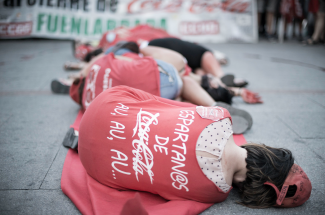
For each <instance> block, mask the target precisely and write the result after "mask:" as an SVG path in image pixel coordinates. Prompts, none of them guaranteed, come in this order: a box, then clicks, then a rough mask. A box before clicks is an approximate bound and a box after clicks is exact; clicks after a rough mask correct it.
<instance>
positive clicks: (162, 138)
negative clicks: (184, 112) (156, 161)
mask: <svg viewBox="0 0 325 215" xmlns="http://www.w3.org/2000/svg"><path fill="white" fill-rule="evenodd" d="M155 139H156V143H158V145H157V144H155V145H154V146H153V148H154V149H155V151H156V152H157V148H158V149H159V151H160V153H162V150H165V154H166V155H168V148H166V147H165V146H164V145H166V144H167V143H168V141H169V137H159V136H158V135H155ZM160 140H163V141H165V142H164V143H162V142H160Z"/></svg>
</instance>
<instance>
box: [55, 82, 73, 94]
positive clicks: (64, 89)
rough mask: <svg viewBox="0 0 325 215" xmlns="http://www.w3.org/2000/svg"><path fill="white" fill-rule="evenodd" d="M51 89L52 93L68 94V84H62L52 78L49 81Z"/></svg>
mask: <svg viewBox="0 0 325 215" xmlns="http://www.w3.org/2000/svg"><path fill="white" fill-rule="evenodd" d="M51 90H52V92H53V93H58V94H69V91H70V86H67V85H64V84H62V83H61V82H60V81H58V80H53V81H52V82H51Z"/></svg>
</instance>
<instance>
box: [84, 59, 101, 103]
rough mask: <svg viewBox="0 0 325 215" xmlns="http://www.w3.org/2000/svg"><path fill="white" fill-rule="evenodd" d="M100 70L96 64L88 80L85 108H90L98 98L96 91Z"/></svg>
mask: <svg viewBox="0 0 325 215" xmlns="http://www.w3.org/2000/svg"><path fill="white" fill-rule="evenodd" d="M99 70H100V66H98V65H97V64H94V65H93V66H92V67H91V69H90V73H89V75H88V80H87V84H86V101H85V107H86V108H88V106H89V105H90V103H91V102H92V100H93V99H94V98H95V97H96V94H95V90H96V79H97V75H98V71H99Z"/></svg>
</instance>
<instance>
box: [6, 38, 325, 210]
mask: <svg viewBox="0 0 325 215" xmlns="http://www.w3.org/2000/svg"><path fill="white" fill-rule="evenodd" d="M205 45H206V46H207V47H209V48H211V49H218V50H220V51H222V52H224V53H226V54H227V56H228V57H229V60H230V64H229V65H228V66H226V67H224V70H225V72H226V73H235V74H236V75H237V76H238V77H243V78H245V79H247V80H249V82H250V84H249V86H248V88H249V89H251V90H253V91H257V92H260V94H261V96H262V98H263V100H264V102H265V103H264V104H261V105H248V104H245V103H244V102H243V101H242V100H241V99H240V98H236V99H235V100H234V105H235V106H237V107H240V108H243V109H245V110H247V111H249V112H250V113H251V114H252V116H253V119H254V124H253V127H252V129H251V130H249V131H248V132H246V133H245V137H246V139H247V141H251V142H257V143H265V144H267V145H270V146H274V147H285V148H288V149H290V150H292V151H293V154H294V156H295V159H296V162H297V163H298V164H299V165H300V166H301V167H302V168H303V169H304V170H305V172H306V173H307V175H308V176H309V178H310V180H311V182H312V186H313V189H312V194H311V197H310V199H309V200H308V201H307V202H306V203H305V204H304V205H303V206H301V207H298V208H291V209H276V208H269V209H250V208H246V207H243V206H241V205H238V204H236V203H235V202H236V201H238V200H239V196H238V193H237V192H236V190H234V191H232V192H231V194H230V196H229V198H228V199H227V200H226V201H225V202H223V203H219V204H215V205H214V206H212V207H210V208H209V209H208V210H206V211H204V212H203V213H202V214H204V215H210V214H325V205H324V204H325V182H324V178H325V174H324V169H325V47H324V46H312V47H304V46H302V45H300V44H298V43H295V42H288V43H285V44H277V43H268V42H260V43H258V44H205ZM0 50H1V53H0V214H80V213H79V211H78V209H77V208H76V207H75V206H74V205H73V203H72V202H71V201H70V199H69V198H67V197H66V196H65V195H64V194H63V193H62V191H61V189H60V179H61V172H62V167H63V163H64V159H65V156H66V153H67V149H66V148H64V147H63V146H62V145H61V143H62V140H63V138H64V135H65V133H66V131H67V130H68V128H69V126H70V124H72V123H73V121H74V119H75V117H76V115H77V112H78V105H76V104H75V103H74V102H72V100H71V99H70V98H69V97H68V96H66V95H55V94H52V93H51V91H50V82H51V80H52V79H54V78H57V77H63V78H64V77H66V76H67V75H68V74H69V73H67V72H65V71H64V70H63V63H64V62H65V61H66V60H74V58H73V56H72V51H71V43H70V42H68V41H53V40H20V41H0Z"/></svg>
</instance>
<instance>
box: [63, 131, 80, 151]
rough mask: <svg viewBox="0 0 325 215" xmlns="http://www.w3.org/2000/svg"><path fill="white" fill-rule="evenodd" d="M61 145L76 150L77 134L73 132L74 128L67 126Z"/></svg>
mask: <svg viewBox="0 0 325 215" xmlns="http://www.w3.org/2000/svg"><path fill="white" fill-rule="evenodd" d="M62 144H63V146H65V147H68V148H71V149H74V150H78V136H76V135H75V134H74V129H73V128H69V130H68V132H67V133H66V135H65V137H64V139H63V142H62Z"/></svg>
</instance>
